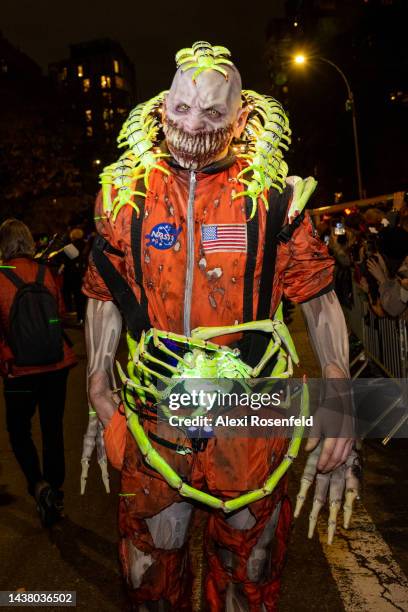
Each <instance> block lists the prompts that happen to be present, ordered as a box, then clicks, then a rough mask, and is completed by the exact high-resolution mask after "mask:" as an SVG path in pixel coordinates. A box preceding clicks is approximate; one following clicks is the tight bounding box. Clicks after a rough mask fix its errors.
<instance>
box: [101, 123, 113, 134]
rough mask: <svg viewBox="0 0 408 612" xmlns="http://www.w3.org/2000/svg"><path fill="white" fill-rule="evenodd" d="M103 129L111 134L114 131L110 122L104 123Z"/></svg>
mask: <svg viewBox="0 0 408 612" xmlns="http://www.w3.org/2000/svg"><path fill="white" fill-rule="evenodd" d="M103 127H104V128H105V130H106V131H107V132H109V131H110V130H111V129H112V124H111V123H109V122H108V121H104V123H103Z"/></svg>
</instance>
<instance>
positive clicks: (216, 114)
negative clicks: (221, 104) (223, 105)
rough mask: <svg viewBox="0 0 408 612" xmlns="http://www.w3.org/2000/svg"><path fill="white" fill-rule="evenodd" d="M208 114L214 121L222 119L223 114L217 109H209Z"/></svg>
mask: <svg viewBox="0 0 408 612" xmlns="http://www.w3.org/2000/svg"><path fill="white" fill-rule="evenodd" d="M207 114H208V115H209V116H210V117H212V118H213V119H218V117H221V113H220V112H219V111H217V109H216V108H209V109H208V110H207Z"/></svg>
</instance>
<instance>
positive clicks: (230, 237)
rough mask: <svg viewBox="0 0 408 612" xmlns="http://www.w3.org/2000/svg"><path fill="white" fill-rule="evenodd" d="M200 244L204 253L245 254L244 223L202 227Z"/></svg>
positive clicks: (245, 234)
mask: <svg viewBox="0 0 408 612" xmlns="http://www.w3.org/2000/svg"><path fill="white" fill-rule="evenodd" d="M201 242H202V245H203V249H204V253H227V252H228V253H246V252H247V228H246V223H221V224H219V225H202V226H201Z"/></svg>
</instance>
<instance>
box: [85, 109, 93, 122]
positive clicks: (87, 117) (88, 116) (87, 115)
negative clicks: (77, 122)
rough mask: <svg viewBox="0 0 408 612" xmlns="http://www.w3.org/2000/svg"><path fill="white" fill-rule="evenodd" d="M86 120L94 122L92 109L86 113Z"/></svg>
mask: <svg viewBox="0 0 408 612" xmlns="http://www.w3.org/2000/svg"><path fill="white" fill-rule="evenodd" d="M85 119H86V120H87V121H88V122H89V121H92V111H91V109H88V110H86V111H85Z"/></svg>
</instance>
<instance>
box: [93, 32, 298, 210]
mask: <svg viewBox="0 0 408 612" xmlns="http://www.w3.org/2000/svg"><path fill="white" fill-rule="evenodd" d="M230 56H231V53H230V51H229V50H228V49H226V48H225V47H220V46H212V45H211V44H210V43H208V42H205V41H199V42H196V43H194V44H193V46H192V47H191V48H188V49H181V50H180V51H179V52H178V53H177V54H176V63H177V67H178V68H179V69H180V70H183V71H186V70H190V69H193V68H196V70H195V71H194V73H193V75H192V78H193V80H194V81H195V79H196V78H197V77H198V75H199V74H200V73H201V72H203V71H204V70H216V71H217V72H219V73H221V74H222V75H223V76H224V77H225V78H226V79H228V72H227V70H225V69H224V68H222V66H223V65H224V66H227V67H228V66H231V65H232V62H231V60H229V59H228V58H229V57H230ZM166 94H167V91H163V92H161V93H160V94H158V95H157V96H155V97H154V98H152V99H151V100H149V101H147V102H144V103H142V104H139V105H138V106H136V107H135V108H134V109H133V110H132V111H131V113H130V115H129V116H128V118H127V119H126V121H125V123H124V124H123V127H122V129H121V132H120V134H119V137H118V143H119V146H120V147H127V149H126V152H125V153H124V154H123V155H122V156H121V157H120V158H119V160H118V161H117V162H116V163H114V164H111V165H110V166H106V167H105V168H104V170H103V172H102V174H101V175H100V179H101V184H102V193H103V207H104V212H105V213H106V214H112V216H113V219H115V218H116V216H117V215H118V213H119V211H120V209H121V208H122V207H123V206H125V205H126V204H128V205H130V206H133V208H135V209H136V210H137V211H138V208H137V204H136V203H135V201H134V196H135V195H138V194H139V195H144V193H143V192H138V191H135V187H134V186H135V184H136V182H137V181H138V180H140V179H142V178H143V179H144V184H145V187H146V189H147V188H148V184H149V175H150V173H151V172H152V170H154V169H156V170H158V171H161V172H164V173H166V174H168V170H167V168H165V167H164V166H163V165H162V164H160V163H159V162H160V159H162V158H164V157H166V154H165V153H162V152H159V145H160V141H159V129H160V127H161V116H160V113H161V107H162V104H163V101H164V98H165V96H166ZM242 99H243V104H244V105H246V106H248V107H249V109H250V111H251V112H250V114H249V118H248V121H247V125H246V127H245V130H244V132H243V134H242V139H241V143H242V144H243V145H244V146H245V151H244V152H242V153H237V157H240V158H242V159H244V160H245V161H246V162H247V164H248V166H247V167H246V168H245V169H244V170H243V171H242V172H241V173H240V175H239V176H238V181H239V182H240V183H241V185H243V187H244V190H243V191H241V192H237V193H236V194H235V195H234V199H237V198H240V197H242V196H243V195H249V196H250V197H251V199H252V205H253V206H252V211H251V216H250V218H252V217H253V216H254V214H255V211H256V207H257V206H258V201H261V202H263V204H264V206H265V207H266V208H267V207H268V201H267V198H266V195H265V192H266V191H267V190H268V189H269V188H271V187H275V188H276V189H278V191H280V192H282V190H283V189H284V187H285V179H286V176H287V173H288V166H287V164H286V162H285V161H284V159H283V153H282V149H284V150H287V149H288V145H289V144H290V134H291V131H290V128H289V121H288V118H287V116H286V114H285V112H284V110H283V108H282V106H281V104H280V103H279V102H278V101H277V100H275V99H274V98H271V97H270V96H262V95H261V94H258V93H257V92H255V91H250V90H244V91H243V92H242ZM155 150H156V152H155ZM248 175H250V176H251V178H249V176H248ZM112 187H113V188H115V189H116V190H117V192H118V193H117V196H116V197H115V198H114V200H113V202H112V199H111V190H112Z"/></svg>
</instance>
